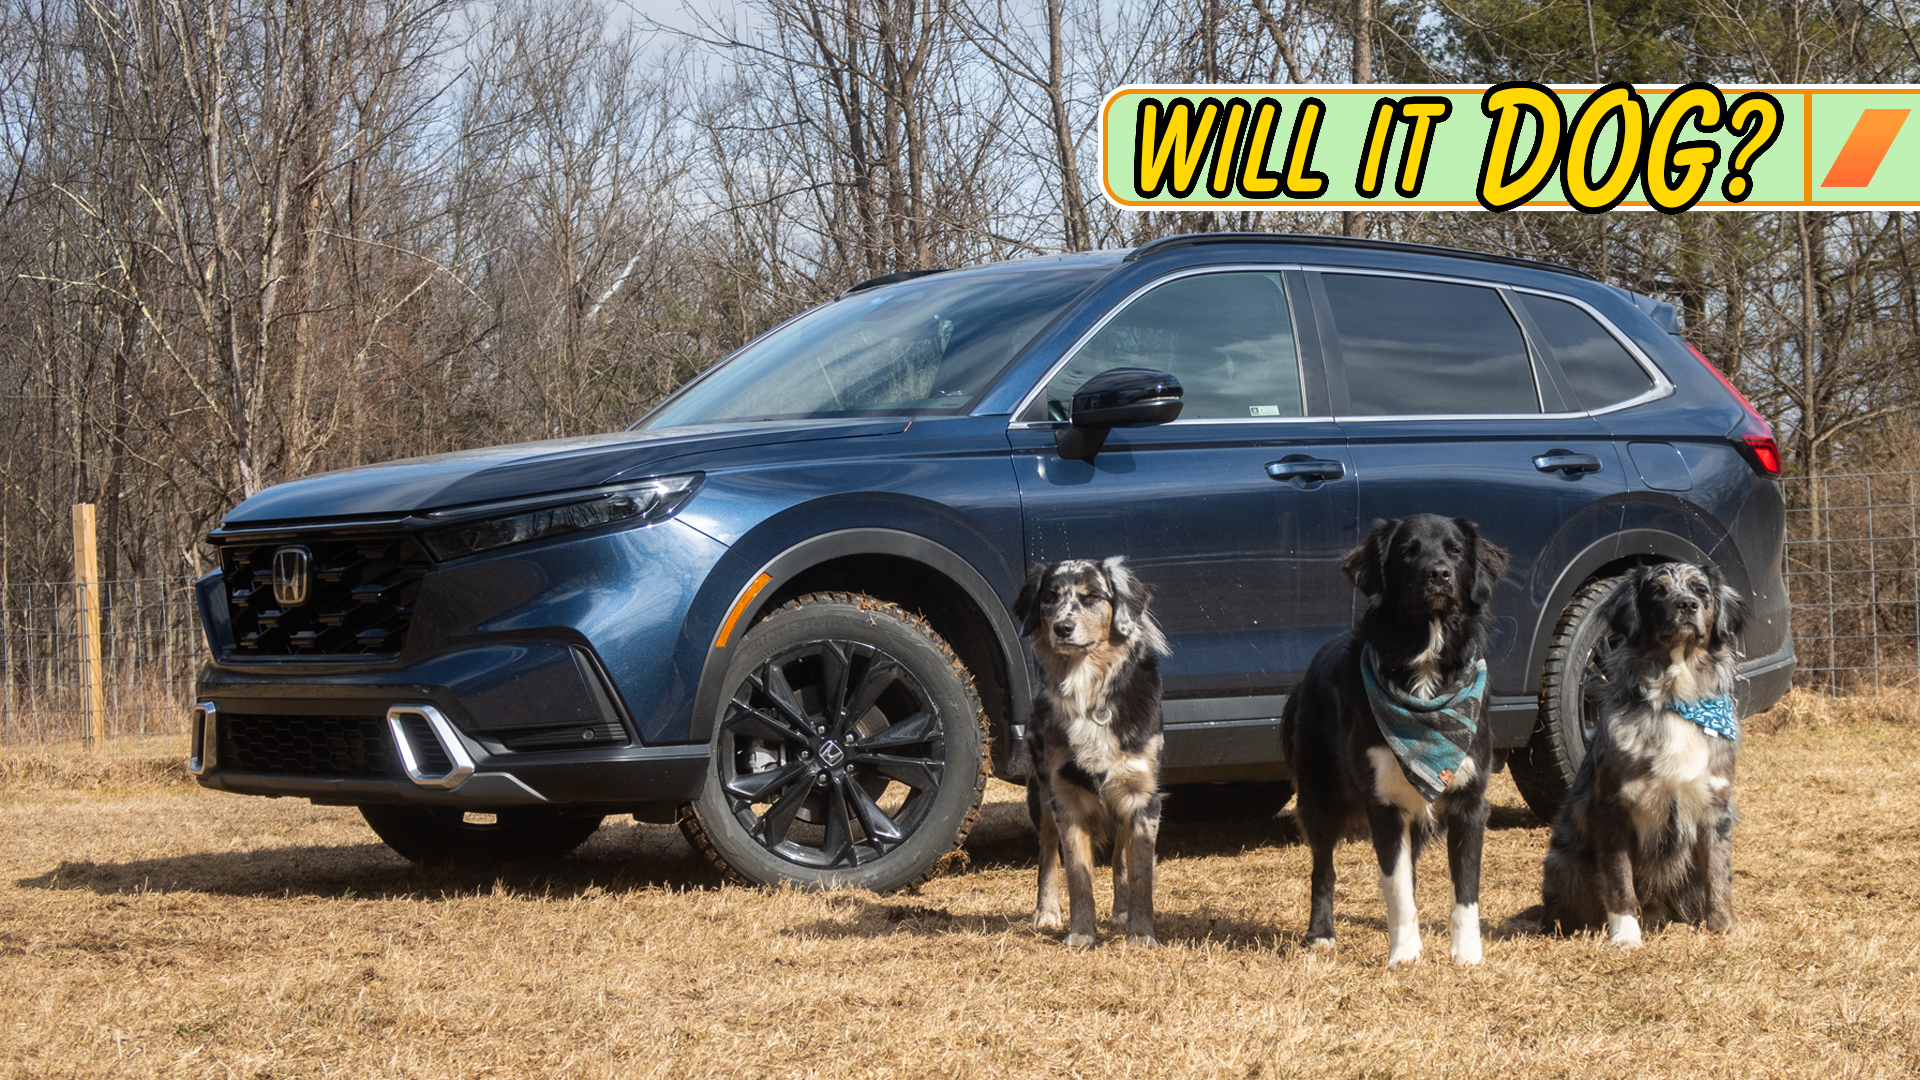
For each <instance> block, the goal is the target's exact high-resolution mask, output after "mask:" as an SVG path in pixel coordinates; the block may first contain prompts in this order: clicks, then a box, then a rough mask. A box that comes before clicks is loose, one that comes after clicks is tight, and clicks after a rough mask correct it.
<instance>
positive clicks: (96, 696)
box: [73, 503, 107, 751]
mask: <svg viewBox="0 0 1920 1080" xmlns="http://www.w3.org/2000/svg"><path fill="white" fill-rule="evenodd" d="M93 522H94V516H93V504H92V503H75V504H74V506H73V579H74V581H76V582H78V585H77V586H76V587H75V589H74V592H75V596H74V602H75V604H76V605H77V606H78V611H77V612H76V614H77V615H78V616H79V619H78V621H79V624H80V692H81V693H82V694H83V695H84V700H85V701H86V713H87V730H88V733H89V735H90V737H91V739H92V745H93V749H94V750H95V751H100V750H105V749H106V748H107V686H106V673H105V672H104V671H103V670H102V664H101V661H100V543H99V538H98V536H97V535H96V534H95V532H94V525H93Z"/></svg>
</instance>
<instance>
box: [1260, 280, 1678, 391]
mask: <svg viewBox="0 0 1920 1080" xmlns="http://www.w3.org/2000/svg"><path fill="white" fill-rule="evenodd" d="M1291 269H1297V270H1301V271H1304V272H1306V273H1309V274H1355V275H1362V276H1370V277H1397V278H1412V279H1415V280H1422V281H1434V282H1439V283H1441V284H1446V285H1466V286H1470V287H1473V288H1479V289H1494V290H1497V291H1500V292H1503V293H1504V292H1521V293H1530V294H1532V295H1535V296H1543V297H1546V298H1547V299H1549V300H1564V301H1566V302H1567V303H1570V304H1572V305H1574V306H1575V307H1577V308H1579V309H1581V310H1582V311H1584V312H1586V313H1587V314H1588V315H1589V316H1591V317H1592V318H1593V320H1594V321H1595V322H1597V323H1599V324H1600V328H1601V329H1602V330H1604V331H1606V332H1607V333H1608V334H1609V335H1611V336H1612V337H1613V339H1614V341H1616V342H1618V343H1619V344H1620V346H1621V347H1622V348H1624V349H1626V350H1627V355H1628V356H1630V357H1632V358H1633V360H1634V362H1635V363H1637V364H1639V365H1640V368H1641V370H1642V371H1645V372H1646V373H1647V374H1648V376H1649V377H1650V378H1651V379H1652V380H1653V385H1652V386H1651V387H1649V388H1648V389H1647V390H1646V392H1645V393H1642V394H1639V395H1637V396H1635V397H1632V398H1628V399H1627V400H1625V401H1621V402H1616V403H1615V404H1612V405H1609V406H1607V407H1606V408H1604V409H1591V410H1589V409H1575V410H1572V411H1567V412H1555V413H1550V412H1545V411H1542V412H1537V413H1390V414H1383V415H1377V416H1356V415H1349V414H1344V413H1343V414H1337V415H1335V416H1334V418H1333V419H1334V420H1335V421H1336V422H1338V423H1342V424H1345V423H1380V422H1383V421H1388V422H1401V421H1413V420H1417V421H1429V420H1572V419H1577V418H1579V417H1597V416H1604V415H1606V414H1608V413H1613V412H1618V411H1620V410H1621V409H1630V408H1632V407H1634V406H1635V405H1643V404H1645V403H1647V402H1649V401H1655V400H1658V399H1660V398H1664V397H1667V396H1669V395H1671V394H1672V393H1673V392H1674V387H1673V383H1672V382H1671V381H1670V380H1669V379H1668V378H1667V376H1666V374H1665V373H1664V372H1662V371H1661V370H1660V368H1659V366H1658V365H1656V364H1655V363H1654V362H1653V360H1652V358H1650V357H1649V356H1647V354H1646V352H1645V351H1644V350H1642V349H1641V348H1640V346H1639V344H1638V343H1636V342H1634V341H1633V340H1632V339H1631V338H1629V337H1627V336H1626V335H1625V334H1624V333H1622V332H1621V331H1620V328H1619V327H1617V326H1615V325H1614V324H1613V321H1612V320H1611V319H1609V318H1607V317H1606V316H1605V315H1603V314H1601V313H1600V311H1599V309H1597V308H1595V307H1594V306H1593V305H1592V304H1589V303H1587V302H1586V301H1585V300H1582V299H1580V298H1579V297H1576V296H1569V295H1567V294H1565V293H1557V292H1554V291H1552V290H1551V289H1541V288H1535V287H1533V286H1529V285H1510V284H1507V283H1505V282H1497V281H1495V282H1489V281H1477V280H1475V279H1473V278H1466V277H1459V276H1455V275H1450V274H1433V273H1426V272H1422V271H1411V270H1385V269H1375V268H1373V267H1359V266H1318V265H1313V264H1303V265H1300V266H1297V267H1292V268H1291ZM1500 300H1501V302H1502V303H1504V304H1506V305H1507V313H1508V316H1509V317H1510V318H1512V319H1513V322H1514V326H1515V328H1516V329H1518V330H1519V331H1520V337H1521V340H1522V341H1524V342H1526V345H1527V356H1528V361H1529V366H1530V367H1531V366H1533V365H1535V364H1541V363H1546V362H1547V361H1548V358H1549V356H1550V355H1551V354H1550V353H1548V352H1547V351H1545V350H1544V349H1542V348H1540V346H1539V344H1538V343H1537V342H1535V341H1534V340H1533V337H1532V335H1530V334H1528V333H1527V328H1526V324H1525V322H1524V321H1523V320H1521V319H1520V317H1519V316H1518V315H1516V314H1514V312H1513V305H1512V302H1511V300H1509V299H1508V298H1507V297H1506V296H1502V297H1501V298H1500ZM1557 366H1558V365H1556V368H1557ZM1346 377H1347V366H1346V358H1345V357H1344V356H1342V358H1341V362H1340V378H1341V380H1342V382H1343V383H1344V381H1345V380H1346ZM1533 386H1534V395H1535V398H1536V400H1539V401H1540V403H1541V408H1542V410H1544V409H1545V408H1546V402H1545V399H1544V397H1543V396H1542V391H1541V388H1540V371H1539V369H1538V368H1537V367H1535V368H1534V370H1533Z"/></svg>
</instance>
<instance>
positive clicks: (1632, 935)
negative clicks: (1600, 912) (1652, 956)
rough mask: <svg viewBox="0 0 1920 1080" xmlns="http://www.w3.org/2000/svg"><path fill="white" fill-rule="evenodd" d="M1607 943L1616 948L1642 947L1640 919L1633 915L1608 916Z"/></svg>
mask: <svg viewBox="0 0 1920 1080" xmlns="http://www.w3.org/2000/svg"><path fill="white" fill-rule="evenodd" d="M1607 944H1609V945H1612V946H1613V947H1614V948H1616V949H1637V948H1639V947H1640V920H1639V919H1636V918H1634V917H1633V916H1631V915H1609V916H1607Z"/></svg>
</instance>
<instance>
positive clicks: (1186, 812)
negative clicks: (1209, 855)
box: [1160, 780, 1293, 825]
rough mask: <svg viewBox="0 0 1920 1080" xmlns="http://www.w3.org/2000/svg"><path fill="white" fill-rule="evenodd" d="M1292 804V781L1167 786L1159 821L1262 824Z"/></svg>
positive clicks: (1235, 781)
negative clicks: (1164, 803)
mask: <svg viewBox="0 0 1920 1080" xmlns="http://www.w3.org/2000/svg"><path fill="white" fill-rule="evenodd" d="M1292 800H1293V781H1291V780H1229V781H1224V782H1221V783H1217V784H1169V785H1167V802H1166V808H1165V809H1163V810H1162V811H1161V812H1160V817H1161V820H1163V821H1167V822H1171V823H1173V824H1176V825H1184V824H1194V823H1200V822H1209V821H1265V820H1266V819H1268V818H1270V817H1272V816H1273V815H1275V814H1277V813H1279V812H1280V811H1282V810H1284V809H1286V806H1287V803H1289V802H1291V801H1292Z"/></svg>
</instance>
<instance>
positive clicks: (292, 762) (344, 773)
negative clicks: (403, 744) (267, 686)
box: [216, 709, 406, 777]
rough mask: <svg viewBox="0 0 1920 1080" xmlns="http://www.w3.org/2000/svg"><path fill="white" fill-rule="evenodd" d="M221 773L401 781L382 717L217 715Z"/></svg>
mask: <svg viewBox="0 0 1920 1080" xmlns="http://www.w3.org/2000/svg"><path fill="white" fill-rule="evenodd" d="M216 730H217V737H218V738H219V740H220V757H219V769H220V771H221V772H241V773H266V774H268V775H274V776H325V777H403V776H405V775H406V773H405V772H404V771H403V770H402V769H401V767H400V754H399V752H398V751H396V750H395V749H394V746H393V735H392V734H391V733H390V732H389V731H388V730H387V721H386V718H385V717H383V716H261V715H250V714H247V713H230V712H227V711H226V710H225V709H222V710H221V711H220V723H219V724H218V725H217V728H216Z"/></svg>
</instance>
